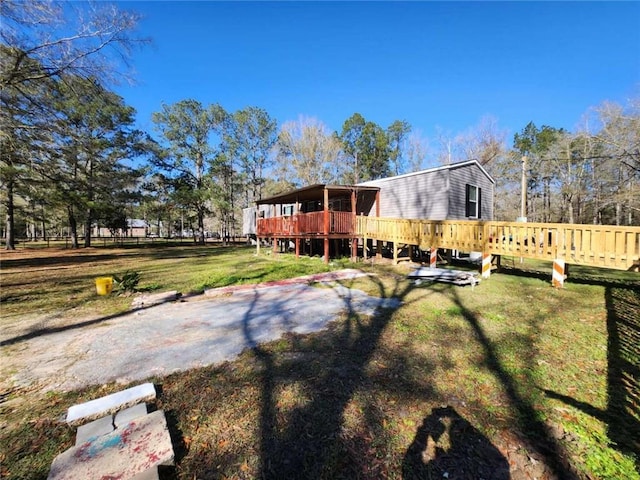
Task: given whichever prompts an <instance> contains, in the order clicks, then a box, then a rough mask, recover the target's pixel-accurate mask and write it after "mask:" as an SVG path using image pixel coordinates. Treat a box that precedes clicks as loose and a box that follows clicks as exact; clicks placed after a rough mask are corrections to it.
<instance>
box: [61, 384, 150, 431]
mask: <svg viewBox="0 0 640 480" xmlns="http://www.w3.org/2000/svg"><path fill="white" fill-rule="evenodd" d="M155 398H156V389H155V387H154V386H153V383H144V384H142V385H137V386H135V387H131V388H127V389H126V390H122V391H120V392H116V393H112V394H111V395H107V396H106V397H101V398H96V399H95V400H91V401H89V402H86V403H81V404H79V405H73V406H72V407H70V408H69V410H68V412H67V423H68V424H69V425H78V424H80V423H84V422H86V421H89V420H93V419H96V418H100V417H103V416H105V415H107V414H111V413H114V412H116V411H118V410H122V409H123V408H126V407H130V406H133V405H136V404H138V403H143V402H148V401H151V400H154V399H155Z"/></svg>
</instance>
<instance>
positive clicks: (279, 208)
mask: <svg viewBox="0 0 640 480" xmlns="http://www.w3.org/2000/svg"><path fill="white" fill-rule="evenodd" d="M379 197H380V189H379V188H378V187H371V186H356V185H322V184H318V185H312V186H310V187H305V188H300V189H298V190H294V191H291V192H287V193H284V194H281V195H276V196H273V197H270V198H265V199H262V200H259V201H258V202H256V204H257V205H258V210H259V211H261V215H262V216H261V217H259V218H258V219H257V222H256V224H257V225H256V227H257V230H256V232H257V240H258V242H257V243H258V249H259V248H260V241H261V240H265V239H268V240H273V248H274V252H275V251H277V248H278V244H279V242H281V241H285V245H287V244H288V243H289V242H291V243H292V244H293V246H294V248H295V253H296V256H299V255H300V253H306V254H310V255H313V254H315V253H319V252H320V251H322V254H323V257H324V259H325V262H328V261H329V258H330V256H332V253H333V255H334V256H339V255H344V254H347V255H350V256H351V257H352V258H355V257H356V256H357V246H358V233H357V221H356V217H357V216H358V215H365V214H366V213H367V212H369V211H370V210H371V208H372V206H373V204H374V203H375V204H376V205H379V204H380V202H379ZM261 206H266V207H267V208H266V209H265V208H260V207H261ZM347 252H348V253H347Z"/></svg>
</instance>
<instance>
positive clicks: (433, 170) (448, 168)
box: [358, 160, 496, 186]
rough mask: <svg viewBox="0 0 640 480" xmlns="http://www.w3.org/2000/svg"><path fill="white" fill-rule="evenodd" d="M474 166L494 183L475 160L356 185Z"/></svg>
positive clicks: (373, 183)
mask: <svg viewBox="0 0 640 480" xmlns="http://www.w3.org/2000/svg"><path fill="white" fill-rule="evenodd" d="M474 164H475V165H477V166H478V168H479V169H480V171H482V173H483V174H484V175H485V176H486V177H487V178H488V179H489V181H491V183H496V181H495V180H494V179H493V177H492V176H491V175H489V173H488V172H487V171H486V170H485V169H484V167H483V166H482V165H480V164H479V163H478V161H477V160H467V161H464V162H457V163H451V164H449V165H442V166H440V167H434V168H427V169H426V170H420V171H419V172H411V173H405V174H403V175H396V176H395V177H385V178H379V179H377V180H369V181H367V182H362V183H359V184H358V185H363V186H364V185H377V184H379V183H380V182H385V181H387V180H395V179H396V178H405V177H411V176H414V175H424V174H425V173H433V172H438V171H441V170H453V169H454V168H462V167H467V166H469V165H474Z"/></svg>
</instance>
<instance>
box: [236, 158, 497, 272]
mask: <svg viewBox="0 0 640 480" xmlns="http://www.w3.org/2000/svg"><path fill="white" fill-rule="evenodd" d="M494 185H495V181H494V180H493V178H491V176H490V175H489V174H488V173H487V172H486V170H485V169H484V168H483V167H482V166H481V165H480V164H479V163H478V162H476V161H467V162H460V163H455V164H451V165H446V166H442V167H437V168H432V169H428V170H422V171H420V172H415V173H409V174H405V175H398V176H395V177H388V178H383V179H379V180H372V181H369V182H363V183H359V184H357V185H323V184H319V185H311V186H308V187H304V188H300V189H297V190H294V191H290V192H286V193H283V194H280V195H276V196H273V197H269V198H265V199H262V200H259V201H257V202H256V207H251V208H247V209H245V210H244V211H243V234H244V235H247V236H254V235H255V237H256V238H257V240H258V246H259V245H260V241H261V240H267V241H272V243H273V246H274V249H276V248H277V245H279V244H284V245H290V244H293V245H294V246H295V251H296V255H298V254H299V253H306V254H310V255H313V254H315V253H320V252H322V254H323V256H324V257H325V260H328V258H329V257H330V256H339V255H345V254H347V255H348V254H351V256H352V257H355V256H356V254H357V250H358V245H359V242H360V240H361V239H362V235H361V233H359V231H358V217H367V216H369V217H386V218H395V219H424V220H480V219H482V220H491V219H492V218H493V196H494ZM370 240H371V239H370Z"/></svg>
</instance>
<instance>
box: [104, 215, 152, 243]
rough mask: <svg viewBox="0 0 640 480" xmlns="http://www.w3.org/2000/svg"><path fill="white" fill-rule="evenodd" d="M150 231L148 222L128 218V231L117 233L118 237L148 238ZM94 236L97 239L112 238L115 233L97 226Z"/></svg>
mask: <svg viewBox="0 0 640 480" xmlns="http://www.w3.org/2000/svg"><path fill="white" fill-rule="evenodd" d="M148 230H149V224H148V223H147V221H146V220H142V219H140V218H128V219H127V229H126V231H123V230H122V229H118V230H117V231H116V232H115V236H116V237H144V236H146V234H147V232H148ZM93 235H94V236H96V237H106V238H109V237H112V236H114V235H113V232H112V231H111V230H110V229H108V228H107V227H101V226H97V225H96V226H95V227H94V233H93Z"/></svg>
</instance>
